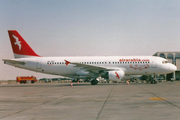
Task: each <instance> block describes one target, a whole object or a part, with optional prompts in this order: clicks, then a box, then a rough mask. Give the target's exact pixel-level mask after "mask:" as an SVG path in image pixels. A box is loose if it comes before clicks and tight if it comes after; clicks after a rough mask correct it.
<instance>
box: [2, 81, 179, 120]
mask: <svg viewBox="0 0 180 120" xmlns="http://www.w3.org/2000/svg"><path fill="white" fill-rule="evenodd" d="M0 119H2V120H180V82H177V81H175V82H161V83H158V84H144V83H130V85H126V83H110V84H108V83H104V84H103V83H100V84H98V85H94V86H93V85H90V83H80V84H77V83H73V87H71V86H70V83H44V84H40V83H37V84H1V85H0Z"/></svg>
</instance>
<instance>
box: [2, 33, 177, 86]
mask: <svg viewBox="0 0 180 120" xmlns="http://www.w3.org/2000/svg"><path fill="white" fill-rule="evenodd" d="M8 34H9V38H10V41H11V46H12V50H13V53H14V57H15V58H14V59H3V61H4V64H8V65H11V66H15V67H18V68H23V69H27V70H31V71H35V72H40V73H45V74H52V75H60V76H65V77H71V78H75V77H78V76H84V77H87V78H90V82H91V84H92V85H96V84H98V82H99V78H104V79H106V80H113V81H120V80H121V79H122V78H123V77H124V76H125V75H155V74H156V75H158V74H167V73H172V72H174V71H176V70H177V67H176V66H175V65H173V64H171V63H169V62H168V60H166V59H164V58H161V57H155V56H76V57H74V56H68V57H67V56H64V57H63V56H60V57H42V56H40V55H38V54H36V53H35V52H34V50H33V49H32V48H31V47H30V46H29V45H28V43H27V42H26V41H25V40H24V39H23V38H22V37H21V35H20V34H19V33H18V32H17V31H16V30H8Z"/></svg>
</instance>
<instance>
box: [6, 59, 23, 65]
mask: <svg viewBox="0 0 180 120" xmlns="http://www.w3.org/2000/svg"><path fill="white" fill-rule="evenodd" d="M3 61H4V64H8V63H10V64H17V65H25V64H26V62H23V61H17V60H9V59H3Z"/></svg>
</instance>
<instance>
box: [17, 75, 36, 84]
mask: <svg viewBox="0 0 180 120" xmlns="http://www.w3.org/2000/svg"><path fill="white" fill-rule="evenodd" d="M16 80H17V82H19V83H21V84H22V83H24V84H26V83H27V82H31V83H35V82H37V79H36V77H35V76H22V77H17V78H16Z"/></svg>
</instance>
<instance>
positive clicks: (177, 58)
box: [153, 52, 180, 80]
mask: <svg viewBox="0 0 180 120" xmlns="http://www.w3.org/2000/svg"><path fill="white" fill-rule="evenodd" d="M153 56H159V57H162V58H165V59H167V60H168V61H169V62H170V63H173V64H174V65H176V67H177V70H176V71H175V72H174V73H170V74H167V75H166V79H167V80H171V78H173V79H176V80H180V52H156V53H155V54H154V55H153Z"/></svg>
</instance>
